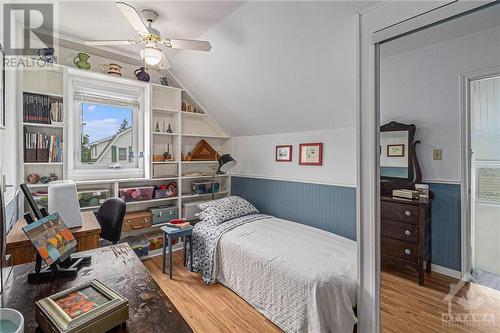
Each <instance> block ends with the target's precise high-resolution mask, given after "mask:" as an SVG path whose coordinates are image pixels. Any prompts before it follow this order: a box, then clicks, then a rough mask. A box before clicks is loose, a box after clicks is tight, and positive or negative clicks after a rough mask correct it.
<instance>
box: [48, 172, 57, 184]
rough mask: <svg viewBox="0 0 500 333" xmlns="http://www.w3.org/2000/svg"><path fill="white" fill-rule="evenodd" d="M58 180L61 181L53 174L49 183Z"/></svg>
mask: <svg viewBox="0 0 500 333" xmlns="http://www.w3.org/2000/svg"><path fill="white" fill-rule="evenodd" d="M58 179H59V177H57V176H56V174H55V173H51V174H50V175H49V181H50V182H55V181H56V180H58Z"/></svg>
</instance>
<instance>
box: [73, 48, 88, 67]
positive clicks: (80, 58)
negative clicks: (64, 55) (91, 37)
mask: <svg viewBox="0 0 500 333" xmlns="http://www.w3.org/2000/svg"><path fill="white" fill-rule="evenodd" d="M89 58H90V56H89V55H88V54H87V53H82V52H80V53H78V54H77V55H76V57H75V58H74V59H73V63H74V64H75V66H76V67H78V68H80V69H86V70H89V69H90V64H89V63H88V60H89Z"/></svg>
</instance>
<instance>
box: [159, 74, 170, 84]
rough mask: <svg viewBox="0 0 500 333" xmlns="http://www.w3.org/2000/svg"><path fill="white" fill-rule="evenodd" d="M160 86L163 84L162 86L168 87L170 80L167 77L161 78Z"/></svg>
mask: <svg viewBox="0 0 500 333" xmlns="http://www.w3.org/2000/svg"><path fill="white" fill-rule="evenodd" d="M160 84H161V85H162V86H168V79H167V77H166V76H162V77H161V78H160Z"/></svg>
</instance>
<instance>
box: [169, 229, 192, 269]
mask: <svg viewBox="0 0 500 333" xmlns="http://www.w3.org/2000/svg"><path fill="white" fill-rule="evenodd" d="M161 231H163V250H162V265H161V270H162V272H163V273H165V256H166V252H167V241H168V273H169V275H170V279H172V241H173V240H174V239H176V238H178V237H184V266H186V243H187V241H189V259H190V260H189V270H190V271H191V272H192V271H193V237H192V236H193V227H187V228H184V229H176V228H169V227H167V226H163V227H161Z"/></svg>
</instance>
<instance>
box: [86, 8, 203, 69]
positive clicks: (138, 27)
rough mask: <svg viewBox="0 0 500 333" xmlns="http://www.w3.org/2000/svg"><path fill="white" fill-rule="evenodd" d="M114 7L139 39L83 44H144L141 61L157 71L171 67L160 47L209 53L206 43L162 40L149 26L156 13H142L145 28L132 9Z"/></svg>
mask: <svg viewBox="0 0 500 333" xmlns="http://www.w3.org/2000/svg"><path fill="white" fill-rule="evenodd" d="M116 5H117V6H118V8H119V9H120V11H121V12H122V14H123V16H125V18H126V19H127V20H128V22H129V23H130V25H132V27H133V28H134V30H135V31H137V33H138V34H139V38H138V39H136V40H133V39H129V40H96V41H87V42H85V44H87V45H93V46H104V45H136V44H144V48H143V49H142V50H141V51H140V56H141V60H142V61H144V62H145V63H147V64H148V65H151V66H155V65H158V68H159V69H168V68H170V67H171V66H170V63H169V61H168V59H167V57H165V54H163V51H162V50H161V48H160V46H163V47H167V48H173V49H188V50H196V51H210V49H211V48H212V46H211V45H210V42H207V41H201V40H190V39H174V38H162V37H161V33H160V32H159V31H158V30H156V29H154V28H153V27H152V26H151V25H152V24H153V23H154V22H155V21H156V20H157V19H158V13H156V12H155V11H153V10H150V9H144V10H143V11H142V16H143V17H144V19H145V20H146V21H147V22H148V26H146V24H144V21H143V20H142V19H141V16H140V15H139V13H138V12H137V10H136V9H135V8H134V7H132V6H131V5H128V4H126V3H124V2H116Z"/></svg>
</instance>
